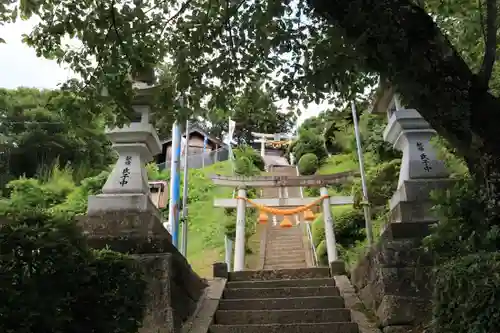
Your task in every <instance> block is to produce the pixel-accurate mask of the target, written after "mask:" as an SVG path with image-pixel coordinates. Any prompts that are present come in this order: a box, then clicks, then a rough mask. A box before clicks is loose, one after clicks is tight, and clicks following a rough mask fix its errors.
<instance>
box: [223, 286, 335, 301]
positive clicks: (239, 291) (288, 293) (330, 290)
mask: <svg viewBox="0 0 500 333" xmlns="http://www.w3.org/2000/svg"><path fill="white" fill-rule="evenodd" d="M339 295H340V294H339V290H338V289H337V287H317V286H316V287H281V288H230V289H226V290H224V294H223V298H226V299H236V298H239V299H245V298H254V299H255V298H273V297H276V298H283V297H307V296H339Z"/></svg>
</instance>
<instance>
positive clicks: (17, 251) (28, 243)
mask: <svg viewBox="0 0 500 333" xmlns="http://www.w3.org/2000/svg"><path fill="white" fill-rule="evenodd" d="M14 218H15V220H14V221H13V222H10V223H4V224H3V225H1V226H0V276H1V279H0V304H1V306H2V308H1V313H2V316H0V331H2V332H6V333H14V332H54V333H67V332H96V333H109V332H119V333H133V332H134V333H135V332H136V331H137V329H138V327H139V326H140V321H141V319H142V312H143V295H144V288H145V282H144V280H143V279H142V273H141V271H140V269H139V268H138V267H137V266H136V264H135V263H136V262H135V260H133V259H131V258H128V257H126V256H124V255H121V254H118V253H114V252H111V251H100V252H97V251H93V250H91V249H89V248H88V247H87V243H86V239H85V238H84V237H83V235H82V233H81V231H80V230H79V229H78V228H77V227H76V224H75V223H74V222H73V221H68V220H64V219H60V218H56V217H53V216H49V215H47V214H46V213H44V212H43V211H41V210H25V211H22V212H21V211H19V212H18V214H17V215H16V216H15V217H14Z"/></svg>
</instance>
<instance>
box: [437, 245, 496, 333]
mask: <svg viewBox="0 0 500 333" xmlns="http://www.w3.org/2000/svg"><path fill="white" fill-rule="evenodd" d="M434 276H435V282H434V296H433V298H434V299H433V321H432V328H433V331H434V332H436V333H447V332H453V333H493V332H500V253H497V252H494V253H493V252H491V253H478V254H472V255H468V256H465V257H462V258H459V259H455V260H452V261H449V262H447V263H445V264H443V265H442V266H441V267H439V268H438V269H437V270H436V271H435V274H434Z"/></svg>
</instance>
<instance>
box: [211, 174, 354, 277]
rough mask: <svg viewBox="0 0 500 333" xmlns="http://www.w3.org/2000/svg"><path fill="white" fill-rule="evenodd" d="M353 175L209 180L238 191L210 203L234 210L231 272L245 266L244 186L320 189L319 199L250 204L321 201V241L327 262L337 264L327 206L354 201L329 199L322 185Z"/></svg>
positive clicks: (293, 204) (268, 203) (294, 204)
mask: <svg viewBox="0 0 500 333" xmlns="http://www.w3.org/2000/svg"><path fill="white" fill-rule="evenodd" d="M357 174H358V173H356V172H343V173H338V174H332V175H321V176H317V175H316V176H258V177H226V176H213V177H212V181H213V183H214V184H215V185H220V186H227V187H233V188H234V187H237V188H238V197H237V198H235V199H215V200H214V207H223V208H236V237H235V249H234V271H242V270H243V269H244V267H245V209H246V207H247V206H249V207H250V203H248V202H247V201H246V197H247V196H246V189H247V188H248V187H278V188H284V187H320V194H321V197H320V198H272V199H253V200H252V201H253V202H254V203H256V204H259V205H265V206H267V207H297V206H299V207H300V206H305V205H308V204H311V203H313V202H314V201H318V200H319V199H321V202H322V205H323V217H324V218H323V220H324V223H325V241H326V248H327V253H328V262H329V264H330V265H331V264H332V263H334V262H335V261H337V258H338V255H337V248H336V241H335V234H334V232H333V228H334V221H333V217H332V214H331V211H330V206H331V205H349V204H353V203H354V199H353V197H352V196H338V197H337V196H336V197H329V196H328V190H327V188H326V186H327V185H332V184H341V183H345V182H346V181H349V180H351V179H352V178H353V177H354V176H356V175H357ZM322 198H324V199H322ZM326 199H327V200H326Z"/></svg>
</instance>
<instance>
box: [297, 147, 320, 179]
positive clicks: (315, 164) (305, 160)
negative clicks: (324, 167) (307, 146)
mask: <svg viewBox="0 0 500 333" xmlns="http://www.w3.org/2000/svg"><path fill="white" fill-rule="evenodd" d="M298 168H299V172H300V174H301V175H305V176H309V175H314V174H315V173H316V171H318V168H319V160H318V158H317V157H316V155H314V154H312V153H308V154H304V155H303V156H302V157H301V158H300V160H299V163H298Z"/></svg>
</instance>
